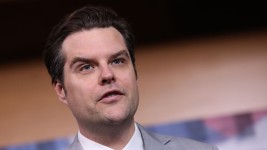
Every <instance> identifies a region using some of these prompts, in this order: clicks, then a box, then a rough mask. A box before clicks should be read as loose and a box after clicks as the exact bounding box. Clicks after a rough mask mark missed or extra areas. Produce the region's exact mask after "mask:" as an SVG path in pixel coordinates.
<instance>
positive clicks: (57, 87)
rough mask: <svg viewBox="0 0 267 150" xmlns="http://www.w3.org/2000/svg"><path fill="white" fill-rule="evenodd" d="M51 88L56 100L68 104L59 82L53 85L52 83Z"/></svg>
mask: <svg viewBox="0 0 267 150" xmlns="http://www.w3.org/2000/svg"><path fill="white" fill-rule="evenodd" d="M53 87H54V90H55V91H56V94H57V97H58V99H59V100H60V101H61V102H63V103H65V104H68V102H67V100H66V93H65V90H64V88H63V86H62V84H61V83H60V82H58V81H56V82H55V83H53Z"/></svg>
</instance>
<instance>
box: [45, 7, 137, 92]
mask: <svg viewBox="0 0 267 150" xmlns="http://www.w3.org/2000/svg"><path fill="white" fill-rule="evenodd" d="M107 27H114V28H115V29H117V30H118V31H119V32H120V33H121V35H122V36H123V38H124V42H125V44H126V46H127V49H128V51H129V54H130V57H131V61H132V64H133V67H134V70H135V74H136V77H137V73H136V67H135V57H134V43H135V38H134V35H133V31H132V29H131V27H130V26H129V24H128V23H127V22H126V21H125V20H124V19H122V18H120V17H119V16H118V15H117V13H116V12H115V11H113V10H112V9H110V8H107V7H102V6H98V7H96V6H86V7H83V8H80V9H78V10H76V11H74V12H73V13H71V14H70V15H68V16H66V17H65V18H64V19H63V20H61V21H60V22H59V23H58V24H57V25H56V26H55V27H54V28H53V29H52V31H51V33H50V35H49V36H48V40H47V43H46V46H45V49H44V53H43V56H44V62H45V65H46V67H47V70H48V72H49V74H50V76H51V78H52V84H55V83H57V82H60V83H61V84H62V85H63V87H64V65H65V62H66V56H65V54H64V53H63V51H62V44H63V42H64V40H65V39H66V38H67V37H68V36H69V35H71V34H73V33H76V32H79V31H82V30H90V29H93V28H107Z"/></svg>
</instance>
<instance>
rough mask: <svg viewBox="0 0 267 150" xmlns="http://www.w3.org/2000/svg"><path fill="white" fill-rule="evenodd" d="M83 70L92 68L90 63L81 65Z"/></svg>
mask: <svg viewBox="0 0 267 150" xmlns="http://www.w3.org/2000/svg"><path fill="white" fill-rule="evenodd" d="M82 69H83V70H89V69H92V66H90V65H85V66H83V67H82Z"/></svg>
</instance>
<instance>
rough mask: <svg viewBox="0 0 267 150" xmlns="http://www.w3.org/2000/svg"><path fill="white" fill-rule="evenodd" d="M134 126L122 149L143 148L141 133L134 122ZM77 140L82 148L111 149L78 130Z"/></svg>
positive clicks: (92, 149)
mask: <svg viewBox="0 0 267 150" xmlns="http://www.w3.org/2000/svg"><path fill="white" fill-rule="evenodd" d="M134 127H135V130H134V134H133V136H132V137H131V139H130V141H129V142H128V143H127V145H126V146H125V147H124V148H123V149H122V150H144V146H143V140H142V136H141V133H140V131H139V129H138V127H137V125H136V124H134ZM78 140H79V141H80V143H81V145H82V148H83V149H84V150H113V149H111V148H109V147H107V146H105V145H102V144H99V143H97V142H95V141H92V140H90V139H88V138H86V137H85V136H83V135H82V134H81V132H80V131H79V132H78Z"/></svg>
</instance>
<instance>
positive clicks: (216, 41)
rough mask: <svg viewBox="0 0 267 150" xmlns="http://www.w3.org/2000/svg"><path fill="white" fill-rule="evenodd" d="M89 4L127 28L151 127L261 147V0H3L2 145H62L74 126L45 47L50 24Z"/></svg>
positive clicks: (266, 56)
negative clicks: (118, 18) (55, 88)
mask: <svg viewBox="0 0 267 150" xmlns="http://www.w3.org/2000/svg"><path fill="white" fill-rule="evenodd" d="M87 4H93V5H104V6H109V7H111V8H113V9H115V10H116V11H117V12H118V14H119V15H120V16H122V17H123V18H125V19H126V20H127V21H128V22H129V23H130V24H131V26H132V27H133V29H134V32H135V35H136V39H137V43H136V45H137V47H136V59H137V71H138V76H139V79H138V82H139V88H140V106H139V109H138V112H137V114H136V120H137V121H138V122H139V123H141V124H143V125H144V126H145V127H146V128H147V129H148V130H151V131H155V132H160V133H163V134H169V135H174V136H182V137H188V138H192V139H196V140H199V141H203V142H207V143H212V144H216V145H217V146H218V147H219V148H220V150H265V149H267V143H266V140H267V133H266V131H267V92H266V91H267V78H266V77H267V9H266V7H265V5H264V4H263V2H261V1H257V0H256V1H239V0H238V1H227V0H224V1H205V0H204V1H193V0H186V1H185V0H153V1H152V0H146V1H141V0H135V1H122V0H113V1H111V0H88V1H86V0H75V1H74V0H64V1H63V0H57V1H52V0H0V18H1V25H0V33H1V34H0V41H1V48H0V83H1V84H0V92H1V94H0V121H1V123H0V135H1V136H0V149H1V150H22V149H27V150H28V149H30V150H41V149H42V150H44V149H45V150H53V149H64V148H65V147H66V146H67V145H68V144H69V142H70V141H71V139H72V138H73V136H74V135H75V134H76V132H77V125H76V122H75V119H74V118H73V117H72V114H71V113H70V112H69V110H68V108H67V107H66V106H64V105H63V104H61V103H60V102H59V101H58V100H57V97H56V95H55V93H54V92H53V89H52V86H51V81H50V77H49V75H48V73H47V71H46V68H45V66H44V64H43V62H42V57H41V53H42V50H43V47H44V44H45V41H46V38H47V36H48V34H49V32H50V30H51V28H52V27H53V26H54V25H55V24H56V23H57V22H58V21H59V20H60V19H61V18H62V17H64V16H65V15H67V14H69V13H71V12H72V11H73V10H75V9H77V8H80V7H82V6H85V5H87Z"/></svg>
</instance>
